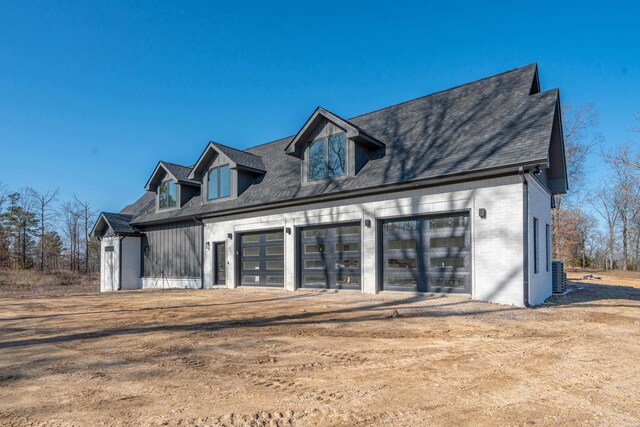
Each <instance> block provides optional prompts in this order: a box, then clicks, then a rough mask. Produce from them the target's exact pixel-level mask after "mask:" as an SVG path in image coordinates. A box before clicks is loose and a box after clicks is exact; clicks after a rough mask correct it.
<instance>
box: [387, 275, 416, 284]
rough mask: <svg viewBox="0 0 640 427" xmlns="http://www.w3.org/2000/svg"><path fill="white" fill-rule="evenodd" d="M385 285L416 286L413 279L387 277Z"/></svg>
mask: <svg viewBox="0 0 640 427" xmlns="http://www.w3.org/2000/svg"><path fill="white" fill-rule="evenodd" d="M387 283H388V284H389V285H391V286H416V285H417V282H416V279H415V278H413V277H389V279H387Z"/></svg>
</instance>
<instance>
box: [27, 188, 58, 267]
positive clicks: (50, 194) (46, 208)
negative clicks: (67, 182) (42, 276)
mask: <svg viewBox="0 0 640 427" xmlns="http://www.w3.org/2000/svg"><path fill="white" fill-rule="evenodd" d="M29 191H30V193H31V197H33V200H34V205H35V211H36V214H37V218H38V222H39V225H40V227H39V228H40V236H39V237H40V271H44V266H45V254H46V252H47V251H46V248H45V240H46V239H45V236H46V232H47V228H48V227H49V225H50V222H51V221H52V220H53V219H54V218H55V216H56V211H55V210H54V209H52V206H51V205H52V203H53V202H55V200H56V199H57V197H58V194H60V190H59V189H58V188H56V189H55V190H53V191H47V192H45V193H40V192H38V191H36V190H34V189H33V188H29Z"/></svg>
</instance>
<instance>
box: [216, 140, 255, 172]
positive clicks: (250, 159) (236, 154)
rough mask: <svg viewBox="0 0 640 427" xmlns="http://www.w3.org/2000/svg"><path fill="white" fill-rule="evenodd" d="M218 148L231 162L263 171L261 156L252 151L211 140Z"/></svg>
mask: <svg viewBox="0 0 640 427" xmlns="http://www.w3.org/2000/svg"><path fill="white" fill-rule="evenodd" d="M211 144H213V145H214V146H215V147H216V148H217V149H218V150H220V151H222V152H223V153H224V155H225V156H227V157H228V158H229V159H231V161H232V162H234V163H235V164H237V165H238V166H245V167H247V168H251V169H255V170H259V171H265V170H266V169H265V168H264V164H263V163H262V158H261V157H260V156H257V155H255V154H253V153H249V152H247V151H242V150H237V149H235V148H232V147H228V146H226V145H223V144H220V143H219V142H213V141H212V142H211Z"/></svg>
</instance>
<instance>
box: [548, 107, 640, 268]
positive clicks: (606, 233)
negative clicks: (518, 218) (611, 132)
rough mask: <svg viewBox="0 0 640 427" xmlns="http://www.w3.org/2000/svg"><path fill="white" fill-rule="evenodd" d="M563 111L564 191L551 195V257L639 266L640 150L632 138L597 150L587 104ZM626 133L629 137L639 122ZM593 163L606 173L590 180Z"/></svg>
mask: <svg viewBox="0 0 640 427" xmlns="http://www.w3.org/2000/svg"><path fill="white" fill-rule="evenodd" d="M563 114H564V117H563V120H564V137H565V155H566V159H567V171H568V178H569V193H568V194H566V195H561V196H555V198H554V199H555V200H554V202H555V208H554V209H553V210H552V230H553V257H554V259H559V260H562V261H563V262H564V263H565V265H567V266H569V267H582V268H596V269H607V270H612V269H621V270H640V151H638V150H637V149H636V148H634V146H633V145H632V142H627V143H622V144H619V145H616V146H614V147H613V148H611V149H608V150H604V149H602V148H601V147H600V149H599V150H598V147H599V146H600V143H601V142H602V141H603V137H602V136H601V135H600V134H597V133H594V132H593V128H594V127H595V125H596V124H597V121H598V114H597V113H596V112H595V110H594V108H593V105H591V104H589V105H585V106H583V107H581V108H578V109H573V108H572V107H571V106H563ZM635 122H636V123H638V124H640V115H637V116H636V117H635ZM632 123H633V120H630V124H632ZM629 132H630V133H629V138H630V139H631V140H633V137H634V136H636V137H637V134H638V133H640V126H638V125H636V126H633V125H631V127H630V128H629ZM598 166H604V168H605V172H606V173H605V178H604V179H602V180H598V181H595V180H594V171H595V170H596V169H597V168H598Z"/></svg>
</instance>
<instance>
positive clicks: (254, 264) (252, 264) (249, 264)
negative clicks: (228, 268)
mask: <svg viewBox="0 0 640 427" xmlns="http://www.w3.org/2000/svg"><path fill="white" fill-rule="evenodd" d="M245 255H246V251H245ZM242 269H243V270H260V261H245V262H243V263H242Z"/></svg>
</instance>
